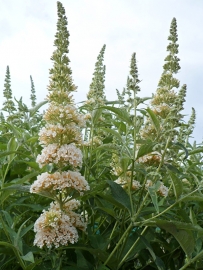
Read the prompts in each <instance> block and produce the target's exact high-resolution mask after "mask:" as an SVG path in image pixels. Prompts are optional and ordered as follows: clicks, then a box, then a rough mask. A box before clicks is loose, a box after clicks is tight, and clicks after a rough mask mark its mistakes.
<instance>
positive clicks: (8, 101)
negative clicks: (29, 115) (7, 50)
mask: <svg viewBox="0 0 203 270" xmlns="http://www.w3.org/2000/svg"><path fill="white" fill-rule="evenodd" d="M4 87H5V88H4V90H3V95H4V98H5V101H4V103H3V108H2V110H3V111H6V112H8V113H9V115H12V114H13V112H14V111H16V108H15V104H14V102H13V100H12V90H11V75H10V69H9V66H7V68H6V77H5V83H4Z"/></svg>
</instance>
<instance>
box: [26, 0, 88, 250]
mask: <svg viewBox="0 0 203 270" xmlns="http://www.w3.org/2000/svg"><path fill="white" fill-rule="evenodd" d="M57 7H58V23H57V33H56V36H55V37H56V39H55V42H54V45H55V46H56V50H55V51H54V53H53V55H52V58H51V60H52V61H53V63H54V65H53V68H52V69H50V84H49V86H48V90H49V95H48V102H49V103H48V108H47V110H46V112H45V114H44V116H43V119H44V121H45V127H43V128H42V129H41V130H40V132H39V140H40V144H41V145H42V146H43V149H42V152H41V154H40V155H38V156H37V159H36V161H37V163H38V164H39V166H40V167H43V166H45V165H52V166H50V167H52V168H53V172H52V171H49V173H48V172H44V173H42V174H41V175H39V176H38V177H37V180H36V181H35V182H34V183H33V184H32V185H31V188H30V192H31V193H39V194H42V193H43V192H48V193H49V194H50V196H51V197H52V198H53V199H54V200H57V202H54V203H51V205H50V208H49V209H48V210H47V211H43V213H42V214H41V216H40V217H39V218H38V220H37V221H36V222H35V225H34V231H35V232H36V236H35V241H34V244H35V245H37V246H39V247H40V248H42V247H43V246H47V247H48V248H51V247H59V246H60V245H68V243H72V244H73V243H75V242H77V241H78V238H79V235H78V231H77V229H81V230H85V228H86V225H85V224H84V222H83V220H82V217H81V215H80V214H77V213H75V212H73V210H76V209H77V208H78V207H79V206H80V204H79V203H77V202H76V201H75V200H71V196H73V195H74V194H75V193H77V194H79V195H80V196H82V195H83V193H84V192H85V191H87V190H89V185H88V183H87V181H86V180H85V178H84V177H83V176H82V175H81V174H80V173H79V172H78V170H79V169H81V167H82V152H81V150H80V148H79V147H80V146H81V144H83V141H82V134H81V128H82V127H84V126H85V117H84V116H83V115H81V114H79V113H78V112H77V109H76V107H75V106H74V104H73V98H72V92H73V91H74V90H75V89H76V87H75V85H74V84H73V82H72V77H71V69H70V67H69V62H70V60H69V58H68V56H67V53H68V45H69V41H68V37H69V33H68V31H67V28H66V26H67V19H66V16H65V10H64V8H63V6H62V4H61V3H60V2H57ZM66 170H68V171H66ZM71 202H72V203H71Z"/></svg>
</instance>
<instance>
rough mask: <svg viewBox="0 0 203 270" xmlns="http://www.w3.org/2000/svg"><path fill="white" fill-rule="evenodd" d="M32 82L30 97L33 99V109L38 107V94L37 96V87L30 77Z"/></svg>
mask: <svg viewBox="0 0 203 270" xmlns="http://www.w3.org/2000/svg"><path fill="white" fill-rule="evenodd" d="M30 82H31V95H30V99H31V102H32V103H31V105H32V107H34V106H35V105H36V94H35V85H34V82H33V79H32V76H30Z"/></svg>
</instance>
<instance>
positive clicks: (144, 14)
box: [0, 0, 203, 142]
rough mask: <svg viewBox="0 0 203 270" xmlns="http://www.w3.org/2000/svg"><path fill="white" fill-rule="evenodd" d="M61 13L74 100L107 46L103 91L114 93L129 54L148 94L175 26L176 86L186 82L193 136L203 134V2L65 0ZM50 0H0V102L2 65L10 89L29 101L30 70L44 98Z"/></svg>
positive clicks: (53, 10) (51, 30)
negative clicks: (194, 114)
mask: <svg viewBox="0 0 203 270" xmlns="http://www.w3.org/2000/svg"><path fill="white" fill-rule="evenodd" d="M61 2H62V4H63V5H64V7H65V10H66V15H67V17H68V30H69V33H70V39H69V41H70V47H69V50H70V53H69V58H70V60H71V64H70V65H71V68H72V71H73V79H74V83H75V84H76V85H77V86H78V92H77V93H76V94H75V100H76V102H80V101H83V100H85V99H86V94H87V92H88V90H89V89H88V88H89V84H90V82H91V78H92V73H93V71H94V65H95V62H96V58H97V55H98V53H99V51H100V49H101V48H102V46H103V44H106V52H105V61H104V62H105V64H106V96H107V98H108V99H109V100H112V99H114V98H116V91H115V89H119V90H122V89H123V87H124V86H125V84H126V77H127V75H128V72H129V64H130V58H131V55H132V53H133V52H136V55H137V61H138V70H139V78H140V80H142V82H141V83H140V87H141V94H140V95H141V96H142V97H145V96H151V94H152V93H154V92H155V90H156V87H157V83H158V81H159V78H160V75H161V73H162V70H163V69H162V66H163V63H164V58H165V56H166V55H167V53H166V46H167V44H168V41H167V38H168V35H169V28H170V23H171V20H172V18H173V17H176V19H177V24H178V37H179V40H178V43H179V45H180V46H179V58H180V59H181V61H180V65H181V70H180V72H179V74H178V76H177V77H178V79H180V83H181V84H187V86H188V91H187V100H186V104H185V114H187V115H190V113H191V107H195V109H196V112H197V121H196V128H195V132H194V137H195V139H196V140H197V142H202V139H203V121H202V115H203V32H202V25H203V1H202V0H195V1H194V0H178V1H177V0H165V1H164V0H64V1H61ZM56 22H57V5H56V1H54V0H38V1H36V0H18V1H16V0H0V89H2V90H0V101H1V102H0V105H1V104H2V102H3V88H4V86H3V85H4V79H5V72H6V66H7V65H9V67H10V72H11V83H12V91H13V95H14V96H15V97H16V98H17V99H19V98H20V97H21V96H22V97H23V101H24V102H25V103H26V104H27V105H29V104H30V78H29V76H30V75H32V77H33V80H34V84H35V88H36V94H37V101H38V102H40V101H42V100H44V98H45V97H46V94H47V85H48V82H49V68H51V67H52V63H51V60H50V57H51V55H52V52H53V49H54V47H53V42H54V35H55V32H56Z"/></svg>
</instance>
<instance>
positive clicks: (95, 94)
mask: <svg viewBox="0 0 203 270" xmlns="http://www.w3.org/2000/svg"><path fill="white" fill-rule="evenodd" d="M105 49H106V45H104V46H103V47H102V49H101V51H100V53H99V55H98V57H97V62H96V64H95V70H94V73H93V78H92V82H91V84H90V89H89V92H88V94H87V98H88V101H87V103H89V104H91V105H92V106H93V107H95V106H97V105H99V104H103V103H104V101H105V100H106V97H105V94H104V88H105V85H104V82H105V72H106V66H105V65H104V64H103V61H104V52H105Z"/></svg>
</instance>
